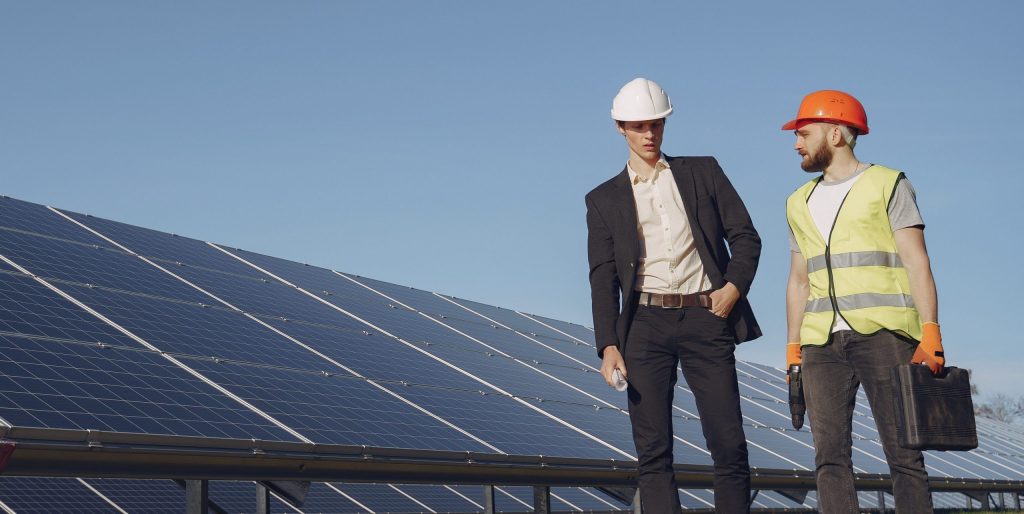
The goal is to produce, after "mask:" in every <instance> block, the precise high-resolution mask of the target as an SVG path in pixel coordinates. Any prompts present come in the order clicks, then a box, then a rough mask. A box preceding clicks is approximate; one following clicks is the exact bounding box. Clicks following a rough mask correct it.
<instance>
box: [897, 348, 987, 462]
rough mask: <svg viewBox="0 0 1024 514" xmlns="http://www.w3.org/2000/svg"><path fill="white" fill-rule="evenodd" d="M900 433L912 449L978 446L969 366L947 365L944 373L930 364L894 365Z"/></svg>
mask: <svg viewBox="0 0 1024 514" xmlns="http://www.w3.org/2000/svg"><path fill="white" fill-rule="evenodd" d="M892 380H893V396H894V397H895V398H894V401H895V404H896V435H897V437H898V439H899V444H900V446H902V447H904V448H909V449H911V450H971V449H974V448H977V447H978V430H977V428H976V426H975V424H974V403H973V402H972V401H971V382H970V378H969V376H968V372H967V370H965V369H960V368H955V367H949V368H945V370H944V372H943V374H942V375H940V376H934V375H932V372H931V371H930V370H929V369H928V367H927V366H922V365H919V364H915V365H911V364H901V365H899V366H896V367H895V368H893V369H892Z"/></svg>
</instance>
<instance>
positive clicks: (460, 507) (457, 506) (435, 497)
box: [396, 484, 480, 512]
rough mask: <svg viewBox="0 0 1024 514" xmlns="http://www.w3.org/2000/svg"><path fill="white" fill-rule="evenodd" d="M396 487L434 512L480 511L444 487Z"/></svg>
mask: <svg viewBox="0 0 1024 514" xmlns="http://www.w3.org/2000/svg"><path fill="white" fill-rule="evenodd" d="M396 487H398V489H400V490H401V491H402V492H403V493H405V494H407V495H409V496H412V497H413V498H415V499H416V500H417V501H419V502H421V503H423V504H424V505H426V506H427V507H429V508H430V509H433V510H434V511H436V512H475V511H478V510H480V508H479V507H478V506H477V505H476V504H474V503H472V502H470V501H467V500H466V499H465V498H463V497H462V496H459V495H458V494H456V493H455V492H453V491H452V490H451V489H449V488H447V487H444V486H439V485H422V484H398V485H397V486H396Z"/></svg>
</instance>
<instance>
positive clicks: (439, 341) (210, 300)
mask: <svg viewBox="0 0 1024 514" xmlns="http://www.w3.org/2000/svg"><path fill="white" fill-rule="evenodd" d="M751 344H761V343H757V342H755V343H751ZM593 345H594V337H593V331H592V330H590V329H588V328H586V327H583V326H581V325H577V324H572V323H566V322H563V321H559V320H554V319H550V318H546V317H542V316H538V315H533V314H524V313H520V312H516V311H513V310H509V309H503V308H500V307H494V306H489V305H485V304H481V303H478V302H473V301H469V300H464V299H460V298H454V297H450V296H444V295H440V294H436V293H431V292H428V291H422V290H417V289H413V288H409V287H404V286H399V285H395V284H390V283H387V282H382V281H379V280H373V279H368V278H364V277H359V276H355V275H350V274H345V273H341V272H335V271H332V270H329V269H325V268H320V267H316V266H308V265H303V264H299V263H295V262H290V261H286V260H283V259H278V258H274V257H270V256H265V255H261V254H258V253H254V252H248V251H242V250H237V249H232V248H228V247H224V246H222V245H211V244H208V243H205V242H202V241H198V240H195V239H190V238H187V237H180V236H175V235H171V234H166V233H162V232H157V231H153V230H149V229H144V228H140V227H134V226H131V225H126V224H123V223H118V222H113V221H109V220H103V219H100V218H95V217H91V216H86V215H82V214H78V213H74V212H70V211H61V210H57V209H51V208H46V207H43V206H40V205H35V204H31V203H27V202H22V201H18V200H13V199H9V198H0V424H6V425H11V426H15V427H28V428H42V429H77V430H102V431H113V432H134V433H143V434H165V435H189V436H197V437H224V438H230V439H246V440H248V439H252V438H256V439H265V440H280V441H313V442H318V443H335V444H346V445H355V446H359V445H367V446H380V447H395V448H412V449H427V450H454V451H476V452H491V453H511V454H523V455H548V456H552V455H555V456H565V457H582V458H593V459H622V460H627V459H631V458H632V455H633V443H632V437H631V434H630V429H629V420H628V416H627V415H626V413H625V408H626V404H625V395H624V394H622V393H618V392H615V391H614V390H612V389H611V388H609V387H607V385H606V384H605V383H604V381H603V379H602V378H601V377H600V375H599V373H598V372H597V367H598V366H599V361H598V359H597V358H596V352H595V349H594V346H593ZM737 368H738V378H739V386H740V393H741V401H742V408H743V413H744V423H745V427H744V428H745V431H746V434H747V437H748V442H749V446H750V459H751V464H752V465H753V466H755V467H759V468H780V469H793V470H810V469H813V462H814V459H813V442H812V440H811V434H810V431H809V429H811V428H813V427H812V426H811V424H810V420H808V421H807V428H805V429H804V430H802V431H795V430H793V429H792V428H791V426H790V416H789V412H788V404H787V388H786V384H785V381H784V377H783V375H782V373H781V371H780V370H778V369H775V368H772V367H770V366H764V365H760V364H754V363H748V362H739V363H738V364H737ZM674 417H675V429H676V431H675V435H676V439H677V440H676V444H675V454H676V461H677V462H679V463H691V464H710V457H709V456H708V453H707V451H706V450H705V447H704V439H703V431H702V429H701V426H700V421H699V417H698V415H697V409H696V405H695V403H694V400H693V396H692V394H691V393H690V392H689V390H688V388H687V386H686V384H685V381H684V380H680V382H679V384H678V389H677V391H676V398H675V401H674ZM978 431H979V435H980V442H981V445H980V447H979V448H978V449H977V450H975V451H973V452H969V453H965V452H950V453H937V452H929V453H928V455H927V456H926V464H927V466H928V470H929V473H930V474H931V475H932V476H939V477H967V478H990V479H1014V480H1019V479H1021V478H1024V431H1021V430H1020V429H1017V428H1014V427H1008V426H1006V425H1005V424H999V423H995V422H990V421H988V420H983V419H979V420H978ZM854 447H855V451H854V465H855V468H856V470H857V471H859V472H871V473H888V467H887V465H886V464H885V461H884V456H883V453H882V447H881V445H880V443H879V441H878V432H877V430H875V427H874V421H873V418H872V417H871V413H870V409H869V408H868V407H867V402H866V399H865V397H864V395H863V393H861V394H860V395H858V406H857V408H856V411H855V416H854ZM175 488H177V489H175ZM64 491H69V492H68V493H67V494H65V493H64ZM481 491H482V490H481V488H480V487H479V486H440V485H402V484H351V483H348V484H341V483H330V484H314V486H313V487H312V489H311V491H310V494H309V495H308V497H307V506H306V507H303V508H299V509H297V511H310V512H319V511H327V512H334V511H337V512H356V511H364V510H374V511H378V512H387V511H390V512H398V511H402V512H429V511H438V512H451V511H460V512H461V511H478V510H481V506H480V505H481V503H480V502H482V492H481ZM54 494H58V495H61V498H59V499H56V500H52V501H56V502H68V503H67V505H65V504H62V503H48V504H47V505H48V508H49V509H50V510H51V511H52V510H54V508H59V509H64V508H67V509H70V508H81V509H83V511H84V512H93V511H94V512H106V511H111V510H116V508H125V509H127V510H129V511H141V512H150V511H151V512H162V511H164V510H161V509H164V508H165V507H167V508H168V509H170V510H175V511H180V507H181V504H180V502H181V498H182V497H183V492H182V491H181V488H180V487H179V486H177V485H176V484H174V483H173V482H170V481H150V480H147V481H142V480H113V479H87V480H75V479H21V478H17V479H15V478H3V479H0V501H2V502H5V504H6V505H7V506H8V508H9V509H11V510H14V511H17V512H26V511H31V510H26V509H32V508H40V507H39V505H42V504H38V505H36V507H33V506H32V505H33V503H32V502H33V501H36V500H33V499H32V498H36V499H38V498H43V497H45V496H47V495H51V496H52V495H54ZM147 497H148V498H151V499H152V502H151V505H150V506H149V507H144V506H143V505H144V501H145V498H147ZM211 498H212V499H213V501H215V502H217V503H218V505H222V506H224V505H228V506H230V507H225V508H229V509H230V510H232V511H246V510H247V509H251V506H252V505H254V504H253V501H254V498H255V485H254V484H253V483H252V482H214V483H212V484H211ZM940 498H941V501H942V502H944V503H955V498H956V497H955V496H948V495H947V496H942V497H940ZM960 498H962V497H960ZM48 501H49V500H48ZM273 501H274V505H275V507H274V508H275V509H279V510H285V511H288V510H289V509H290V507H287V506H286V505H284V504H283V503H281V501H280V500H279V499H275V500H273ZM496 501H497V503H498V505H499V510H509V511H525V510H529V509H531V508H532V489H530V488H526V487H502V488H499V489H498V494H497V495H496ZM680 501H681V502H682V503H683V504H684V505H685V506H687V507H688V508H709V507H710V506H712V505H713V494H712V492H711V491H710V490H704V489H695V490H681V491H680ZM861 501H862V505H870V504H873V502H876V501H877V495H875V494H874V493H862V494H861ZM887 501H890V502H891V498H890V499H889V500H887ZM10 502H14V503H17V504H18V505H19V506H20V508H15V507H14V506H12V505H11V504H10ZM938 502H939V500H937V504H938ZM815 504H816V503H815V497H814V495H813V494H812V495H810V496H808V498H807V499H806V500H805V502H804V504H803V505H804V506H805V507H813V506H814V505H815ZM962 504H963V502H962V501H960V503H959V504H958V506H959V505H962ZM54 505H58V506H59V507H54ZM73 505H75V507H73ZM114 505H118V506H119V507H114ZM890 505H891V504H890ZM552 506H553V508H554V509H555V510H625V508H624V507H623V506H621V505H620V504H618V503H616V502H614V501H612V500H609V498H608V497H607V496H604V495H603V494H601V493H597V492H595V490H593V489H580V488H553V489H552ZM755 506H758V507H764V508H796V507H800V506H801V505H800V504H798V503H796V502H794V501H793V500H792V499H789V498H787V497H785V496H782V495H780V494H777V493H775V492H771V491H761V492H760V493H759V495H758V498H757V499H756V503H755ZM90 509H94V510H90ZM145 509H149V510H145Z"/></svg>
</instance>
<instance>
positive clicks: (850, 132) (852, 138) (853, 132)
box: [838, 125, 858, 150]
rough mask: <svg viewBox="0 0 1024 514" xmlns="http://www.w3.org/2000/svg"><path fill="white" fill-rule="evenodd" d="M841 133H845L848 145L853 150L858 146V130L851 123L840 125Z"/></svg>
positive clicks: (844, 137)
mask: <svg viewBox="0 0 1024 514" xmlns="http://www.w3.org/2000/svg"><path fill="white" fill-rule="evenodd" d="M838 126H839V133H840V134H842V135H843V139H845V140H846V145H847V146H849V147H850V150H853V147H855V146H857V132H858V130H857V129H856V128H854V127H851V126H849V125H838Z"/></svg>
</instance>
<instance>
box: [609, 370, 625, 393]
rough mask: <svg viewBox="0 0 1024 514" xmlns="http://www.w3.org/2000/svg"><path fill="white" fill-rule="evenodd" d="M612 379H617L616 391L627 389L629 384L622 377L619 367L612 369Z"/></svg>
mask: <svg viewBox="0 0 1024 514" xmlns="http://www.w3.org/2000/svg"><path fill="white" fill-rule="evenodd" d="M612 380H614V381H615V386H614V387H615V390H616V391H625V390H626V388H627V387H629V384H627V383H626V379H624V378H622V373H619V369H618V368H615V369H613V370H612Z"/></svg>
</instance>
